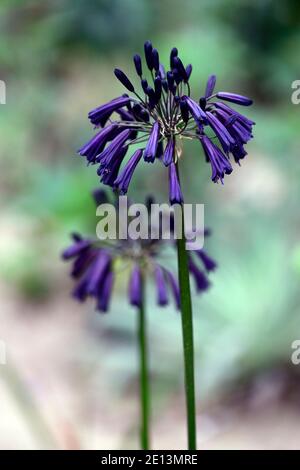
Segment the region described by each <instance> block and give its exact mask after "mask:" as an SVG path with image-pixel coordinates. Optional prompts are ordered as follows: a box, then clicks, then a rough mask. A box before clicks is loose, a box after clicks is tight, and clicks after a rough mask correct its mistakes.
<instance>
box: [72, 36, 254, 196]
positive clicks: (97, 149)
mask: <svg viewBox="0 0 300 470" xmlns="http://www.w3.org/2000/svg"><path fill="white" fill-rule="evenodd" d="M144 51H145V59H146V65H147V69H148V77H147V76H146V75H147V74H146V73H145V69H144V67H143V64H142V59H141V57H140V56H139V55H138V54H136V55H135V56H134V58H133V61H134V66H135V70H136V73H137V75H138V78H139V80H140V82H141V89H142V92H140V91H137V90H136V89H135V87H134V85H133V84H132V82H131V81H130V79H129V78H128V77H127V75H126V74H125V73H124V72H123V71H122V70H120V69H115V76H116V77H117V79H118V80H119V81H120V82H121V83H122V85H123V86H124V87H125V88H126V89H127V90H128V91H129V92H130V93H132V94H133V96H131V97H130V96H128V95H127V94H124V95H122V96H120V97H118V98H115V99H113V100H112V101H110V102H108V103H106V104H104V105H102V106H99V107H98V108H96V109H94V110H92V111H91V112H90V113H89V119H90V121H91V123H92V124H93V125H94V126H95V127H96V128H97V129H98V130H97V133H96V135H95V136H94V137H93V138H92V139H91V140H90V141H89V142H88V143H87V144H85V145H84V146H83V147H82V148H81V149H80V150H79V154H80V155H82V156H85V157H86V159H87V161H88V163H89V164H98V165H99V168H98V175H99V176H100V180H101V181H102V182H103V183H104V184H108V185H110V186H111V187H113V188H114V189H116V190H117V191H119V192H120V193H121V194H125V193H126V192H127V191H128V188H129V184H130V181H131V178H132V176H133V173H134V171H135V169H136V167H137V165H138V164H139V162H140V161H141V160H142V157H143V159H144V161H145V162H150V163H154V162H155V160H157V159H159V160H161V161H162V162H163V163H164V165H165V166H167V167H170V168H169V188H170V202H171V203H181V202H182V192H181V189H180V181H179V178H178V168H177V165H178V160H179V158H180V156H181V153H182V152H181V147H182V146H181V145H179V141H180V140H183V139H196V140H199V141H200V142H201V144H202V147H203V150H204V154H205V157H206V161H207V162H208V163H210V165H211V169H212V176H211V179H212V181H213V182H215V183H217V182H219V181H221V182H222V183H223V178H224V176H225V175H226V174H230V173H231V172H232V165H231V162H230V156H231V155H232V156H233V159H234V161H235V162H236V163H238V164H240V160H241V159H243V158H244V157H245V156H246V155H247V152H246V151H245V149H244V145H245V144H247V142H248V141H249V140H250V139H251V138H252V127H253V125H254V124H255V123H254V122H253V121H252V120H251V119H248V118H247V117H245V116H244V115H242V114H240V113H239V112H237V111H236V110H235V109H233V108H232V107H231V106H230V105H229V104H227V103H230V104H231V103H233V104H237V105H241V106H249V105H251V104H252V100H251V99H249V98H247V97H245V96H242V95H238V94H235V93H228V92H216V93H215V92H214V89H215V85H216V77H215V76H214V75H212V76H210V77H209V78H208V81H207V84H206V88H205V92H204V95H203V96H201V97H200V99H199V100H198V101H195V100H194V99H192V98H191V90H190V84H189V79H190V76H191V73H192V65H191V64H189V65H187V66H186V67H185V66H184V65H183V63H182V61H181V59H180V58H179V56H178V50H177V49H176V48H173V49H172V50H171V53H170V70H168V71H166V70H165V68H164V66H163V65H162V64H161V63H160V60H159V53H158V51H157V49H155V48H153V46H152V44H151V42H150V41H146V43H145V45H144ZM149 77H150V78H149ZM99 128H100V130H99ZM134 144H135V145H138V150H137V151H135V152H134V153H133V155H132V157H131V158H130V159H129V160H128V161H127V162H126V163H125V166H124V167H123V168H122V169H121V167H122V165H123V162H124V160H125V157H126V154H127V153H128V150H129V149H130V146H132V145H134ZM175 167H176V168H175Z"/></svg>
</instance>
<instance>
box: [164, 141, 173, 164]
mask: <svg viewBox="0 0 300 470" xmlns="http://www.w3.org/2000/svg"><path fill="white" fill-rule="evenodd" d="M174 153H175V142H174V139H173V138H170V139H169V141H168V143H167V146H166V149H165V153H164V157H163V162H164V164H165V165H166V166H169V165H171V163H172V162H173V161H174Z"/></svg>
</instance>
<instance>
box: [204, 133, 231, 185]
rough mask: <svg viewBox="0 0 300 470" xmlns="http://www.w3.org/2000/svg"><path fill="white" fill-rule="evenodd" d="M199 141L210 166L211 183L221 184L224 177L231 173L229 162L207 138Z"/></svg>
mask: <svg viewBox="0 0 300 470" xmlns="http://www.w3.org/2000/svg"><path fill="white" fill-rule="evenodd" d="M200 141H201V144H202V146H203V150H204V153H205V155H206V157H207V160H208V161H209V162H210V164H211V169H212V176H211V179H212V181H213V182H214V183H217V182H218V181H219V180H221V182H222V183H223V178H224V175H225V174H226V175H229V174H230V173H231V172H232V166H231V164H230V161H229V160H228V158H227V157H226V156H225V155H223V153H222V152H221V150H220V149H219V148H218V147H217V146H216V145H215V144H214V143H213V142H212V141H211V140H210V139H209V138H208V137H206V136H202V137H201V139H200Z"/></svg>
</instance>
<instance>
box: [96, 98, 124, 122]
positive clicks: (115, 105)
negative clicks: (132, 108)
mask: <svg viewBox="0 0 300 470" xmlns="http://www.w3.org/2000/svg"><path fill="white" fill-rule="evenodd" d="M129 103H130V98H129V97H128V96H125V97H124V96H120V97H119V98H115V99H114V100H111V101H109V102H108V103H106V104H103V105H102V106H99V107H98V108H95V109H93V110H92V111H90V112H89V114H88V117H89V120H90V121H91V123H92V124H94V125H95V126H99V125H100V126H102V127H103V126H104V125H105V123H106V121H107V120H108V118H109V117H110V116H111V114H112V113H113V112H114V111H117V110H118V109H120V108H122V107H123V106H126V105H128V104H129Z"/></svg>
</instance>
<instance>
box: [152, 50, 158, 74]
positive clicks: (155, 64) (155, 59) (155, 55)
mask: <svg viewBox="0 0 300 470" xmlns="http://www.w3.org/2000/svg"><path fill="white" fill-rule="evenodd" d="M152 64H153V68H154V70H156V71H157V72H158V71H159V54H158V51H157V49H152Z"/></svg>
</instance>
